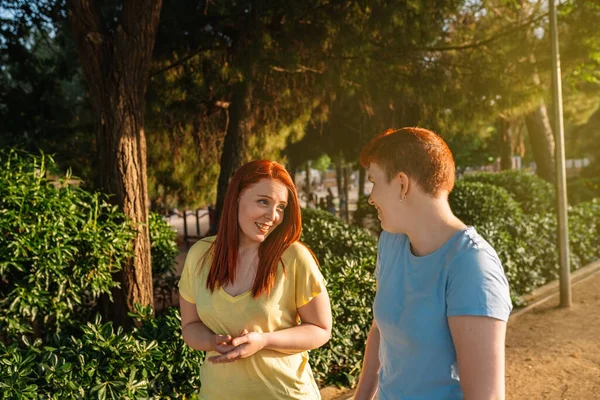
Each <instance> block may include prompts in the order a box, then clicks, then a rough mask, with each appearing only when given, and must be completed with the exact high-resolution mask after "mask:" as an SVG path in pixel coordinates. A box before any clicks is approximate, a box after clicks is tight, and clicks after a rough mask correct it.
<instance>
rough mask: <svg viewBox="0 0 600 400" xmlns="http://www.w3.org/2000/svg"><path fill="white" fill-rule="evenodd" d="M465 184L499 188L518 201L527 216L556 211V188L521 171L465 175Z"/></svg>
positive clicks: (535, 176)
mask: <svg viewBox="0 0 600 400" xmlns="http://www.w3.org/2000/svg"><path fill="white" fill-rule="evenodd" d="M461 181H464V182H480V183H487V184H490V185H494V186H498V187H501V188H503V189H504V190H506V191H507V192H508V194H509V195H510V196H511V197H512V198H513V200H515V201H517V202H518V203H519V204H520V205H521V208H522V209H523V212H524V213H525V214H535V213H545V212H548V211H550V210H552V209H554V204H555V202H556V194H555V191H554V187H553V186H552V185H551V184H550V183H548V182H546V181H545V180H543V179H542V178H540V177H539V176H537V175H534V174H532V173H528V172H525V171H519V170H508V171H502V172H493V173H491V172H478V173H475V174H469V175H464V176H463V177H462V179H461Z"/></svg>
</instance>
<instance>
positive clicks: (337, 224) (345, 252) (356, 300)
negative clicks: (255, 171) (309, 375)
mask: <svg viewBox="0 0 600 400" xmlns="http://www.w3.org/2000/svg"><path fill="white" fill-rule="evenodd" d="M302 217H303V233H302V238H301V240H302V241H304V242H305V243H306V244H307V245H308V246H309V247H310V248H311V250H313V252H314V253H315V255H316V256H317V259H318V260H319V262H320V264H321V269H322V272H323V275H324V277H325V280H326V281H327V290H328V292H329V296H330V297H331V307H332V313H333V320H334V321H335V323H334V324H333V330H332V336H331V340H330V341H329V342H328V343H327V344H326V345H325V346H323V347H321V348H319V349H316V350H313V351H311V360H310V362H311V364H312V366H313V370H314V373H315V376H316V378H317V380H318V381H319V383H320V384H321V385H326V384H330V383H337V384H341V385H349V386H353V385H354V384H355V383H356V380H357V379H358V375H359V373H360V369H361V367H362V357H363V352H364V345H365V342H366V340H367V334H368V332H369V329H370V327H371V322H372V320H373V314H372V305H373V299H374V298H375V278H374V276H373V271H374V270H375V260H376V257H377V239H375V238H374V237H373V236H372V235H371V234H370V233H369V232H367V231H365V230H364V229H361V228H358V227H356V226H348V225H346V224H345V223H344V222H343V221H342V220H340V219H339V218H337V217H335V216H333V215H331V214H330V213H328V212H326V211H320V210H313V209H307V210H303V216H302Z"/></svg>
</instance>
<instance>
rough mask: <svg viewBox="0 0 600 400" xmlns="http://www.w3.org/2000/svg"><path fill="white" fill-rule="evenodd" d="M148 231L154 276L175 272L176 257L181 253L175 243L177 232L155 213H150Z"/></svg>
mask: <svg viewBox="0 0 600 400" xmlns="http://www.w3.org/2000/svg"><path fill="white" fill-rule="evenodd" d="M148 229H149V231H150V244H151V248H150V253H151V256H152V274H153V275H155V276H156V275H161V274H169V273H173V272H175V269H174V268H175V256H177V253H178V252H179V249H178V248H177V243H176V242H175V236H176V232H175V231H174V230H173V228H171V225H169V223H168V222H167V221H165V220H164V218H163V217H162V216H161V215H160V214H157V213H155V212H150V215H149V219H148Z"/></svg>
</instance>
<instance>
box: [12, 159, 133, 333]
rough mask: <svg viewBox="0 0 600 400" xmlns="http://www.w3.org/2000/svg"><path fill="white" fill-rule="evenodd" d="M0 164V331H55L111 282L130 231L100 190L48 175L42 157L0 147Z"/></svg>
mask: <svg viewBox="0 0 600 400" xmlns="http://www.w3.org/2000/svg"><path fill="white" fill-rule="evenodd" d="M0 164H1V165H2V169H1V171H0V278H1V279H2V282H3V284H2V285H1V286H0V331H2V332H3V333H4V334H5V335H8V336H10V335H14V334H17V333H26V332H33V333H34V335H35V336H40V335H41V334H43V333H50V334H51V333H54V332H59V331H60V330H61V327H62V326H63V325H68V324H72V323H77V322H78V321H81V318H85V315H87V314H86V312H84V311H85V310H88V309H89V308H90V307H91V305H93V303H94V301H95V300H96V299H97V298H98V297H99V296H100V295H101V294H103V293H104V294H110V290H111V288H113V287H115V286H117V284H116V283H115V282H114V281H113V280H112V276H111V273H113V272H116V271H118V270H119V269H120V265H121V261H122V260H123V259H125V258H126V257H129V256H130V255H131V254H132V252H131V245H130V244H131V239H132V238H133V237H134V234H135V233H134V230H133V229H132V227H131V225H130V224H129V223H128V222H127V221H126V220H125V218H124V216H123V214H122V213H121V212H119V211H118V210H117V208H116V207H114V206H112V205H110V204H109V203H108V202H107V201H106V198H105V197H104V196H102V195H99V194H90V193H88V192H86V191H84V190H82V189H80V188H78V187H76V186H72V185H68V184H66V183H65V180H68V179H69V176H66V177H65V179H64V180H60V181H56V182H55V181H50V180H49V179H47V178H46V171H47V170H48V168H49V167H53V165H54V163H53V161H52V159H51V158H49V157H47V156H43V155H42V156H40V157H36V156H31V155H27V154H22V153H18V152H15V151H9V152H1V153H0Z"/></svg>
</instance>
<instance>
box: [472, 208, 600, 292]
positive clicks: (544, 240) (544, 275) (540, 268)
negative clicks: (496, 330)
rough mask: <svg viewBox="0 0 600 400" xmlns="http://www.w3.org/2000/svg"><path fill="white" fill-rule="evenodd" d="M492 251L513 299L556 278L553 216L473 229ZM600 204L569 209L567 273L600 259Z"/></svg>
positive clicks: (539, 216) (480, 226)
mask: <svg viewBox="0 0 600 400" xmlns="http://www.w3.org/2000/svg"><path fill="white" fill-rule="evenodd" d="M477 230H478V231H479V233H480V234H481V235H482V236H483V237H484V238H486V239H487V240H488V241H489V242H490V244H491V245H492V246H493V247H494V249H495V250H496V252H497V253H498V256H499V257H500V260H501V261H502V264H503V266H504V270H505V272H506V275H507V277H508V280H509V281H510V286H511V292H512V294H513V296H515V297H517V296H520V295H523V294H526V293H529V292H531V291H532V290H533V289H535V288H536V287H539V286H541V285H543V284H545V283H548V282H550V281H552V280H554V279H557V278H558V262H559V259H558V248H557V243H558V236H557V235H558V234H557V232H558V231H557V221H556V215H555V214H553V213H546V214H534V215H531V216H527V217H525V218H524V219H522V220H520V221H515V220H512V219H509V220H504V221H502V220H497V221H493V222H488V223H485V224H482V225H478V226H477ZM598 235H600V200H598V199H595V200H593V201H591V202H588V203H581V204H579V205H577V206H576V207H570V208H569V250H570V256H571V258H570V263H571V270H573V271H574V270H577V269H579V268H581V267H583V266H585V265H586V264H588V263H590V262H592V261H594V260H597V259H598V258H600V244H599V243H598V239H597V238H598Z"/></svg>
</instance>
